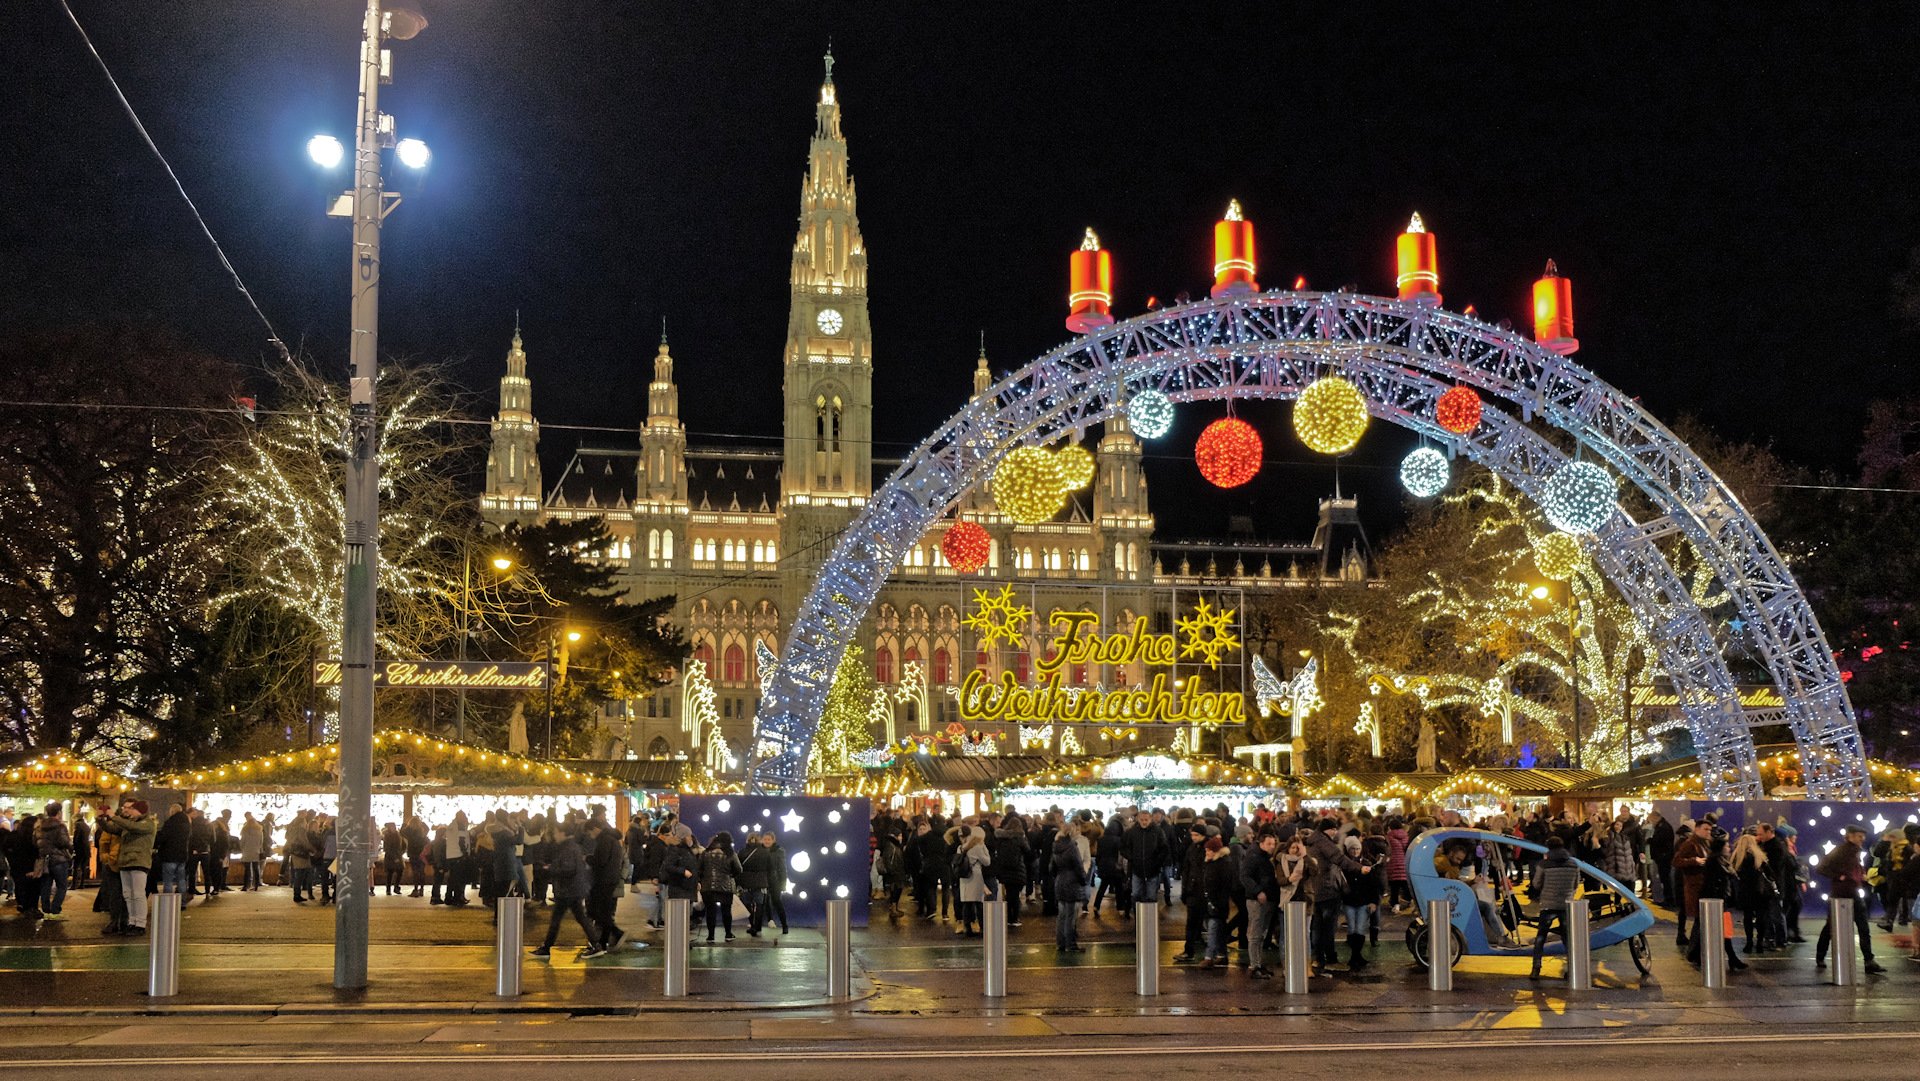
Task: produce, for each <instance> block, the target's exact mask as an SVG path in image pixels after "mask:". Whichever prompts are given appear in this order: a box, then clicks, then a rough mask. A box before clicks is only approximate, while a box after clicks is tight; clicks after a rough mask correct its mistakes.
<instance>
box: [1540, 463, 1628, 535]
mask: <svg viewBox="0 0 1920 1081" xmlns="http://www.w3.org/2000/svg"><path fill="white" fill-rule="evenodd" d="M1618 499H1619V496H1618V493H1617V492H1616V491H1615V489H1614V486H1613V477H1611V476H1610V475H1608V473H1607V471H1606V470H1605V469H1602V468H1601V467H1599V466H1597V465H1594V464H1593V463H1592V462H1568V463H1567V464H1566V465H1564V466H1561V467H1560V470H1559V472H1557V473H1555V474H1554V475H1553V476H1551V477H1548V478H1547V483H1546V485H1545V487H1544V488H1543V489H1542V490H1541V492H1540V509H1541V511H1542V512H1544V513H1545V514H1546V516H1547V521H1548V522H1549V523H1551V524H1552V525H1553V527H1554V528H1555V529H1558V530H1562V531H1564V532H1567V533H1592V532H1595V531H1597V530H1598V529H1599V528H1600V527H1601V526H1603V525H1606V524H1607V519H1608V518H1611V517H1613V512H1614V509H1615V508H1616V507H1617V506H1618Z"/></svg>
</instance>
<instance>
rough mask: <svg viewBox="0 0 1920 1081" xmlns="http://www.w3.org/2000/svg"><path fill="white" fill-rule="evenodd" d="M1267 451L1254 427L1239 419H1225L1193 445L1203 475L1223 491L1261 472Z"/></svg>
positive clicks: (1210, 425) (1208, 427) (1216, 422)
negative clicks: (1262, 458) (1261, 465)
mask: <svg viewBox="0 0 1920 1081" xmlns="http://www.w3.org/2000/svg"><path fill="white" fill-rule="evenodd" d="M1264 450H1265V448H1263V447H1262V446H1261V443H1260V433H1258V432H1256V431H1254V430H1253V425H1251V424H1248V423H1247V422H1246V421H1244V420H1240V419H1239V418H1237V417H1222V418H1220V419H1219V420H1216V421H1214V422H1213V423H1212V424H1209V425H1207V428H1206V430H1205V431H1203V432H1201V433H1200V438H1199V440H1198V441H1196V442H1195V443H1194V445H1193V460H1194V462H1195V464H1197V465H1199V467H1200V475H1201V476H1203V477H1205V478H1207V480H1208V481H1209V482H1211V483H1212V484H1214V485H1216V486H1218V487H1221V488H1238V487H1239V486H1240V485H1242V484H1245V483H1246V482H1248V481H1250V480H1252V479H1253V476H1254V474H1256V473H1258V472H1260V457H1261V455H1262V453H1264Z"/></svg>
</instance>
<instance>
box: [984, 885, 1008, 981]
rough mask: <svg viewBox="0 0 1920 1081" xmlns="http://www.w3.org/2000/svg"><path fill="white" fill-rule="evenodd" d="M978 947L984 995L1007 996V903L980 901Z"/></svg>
mask: <svg viewBox="0 0 1920 1081" xmlns="http://www.w3.org/2000/svg"><path fill="white" fill-rule="evenodd" d="M980 927H981V934H980V948H981V949H982V950H983V951H984V953H985V957H984V963H983V967H984V969H985V972H986V996H987V997H988V998H1005V997H1007V903H1006V902H1005V901H982V902H981V903H980Z"/></svg>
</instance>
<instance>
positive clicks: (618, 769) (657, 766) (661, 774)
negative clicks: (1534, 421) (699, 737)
mask: <svg viewBox="0 0 1920 1081" xmlns="http://www.w3.org/2000/svg"><path fill="white" fill-rule="evenodd" d="M567 765H568V766H570V767H572V768H573V769H577V770H584V771H586V772H589V773H598V774H600V775H602V776H605V777H611V778H613V779H614V780H616V781H619V782H620V784H621V785H622V786H623V787H626V788H640V789H651V790H653V791H659V792H672V791H678V790H679V789H680V786H681V782H682V781H684V780H685V779H686V776H687V766H688V763H687V762H684V761H680V760H678V759H659V760H654V759H621V758H615V759H608V760H605V761H601V760H596V759H583V760H580V761H576V762H568V763H567Z"/></svg>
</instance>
